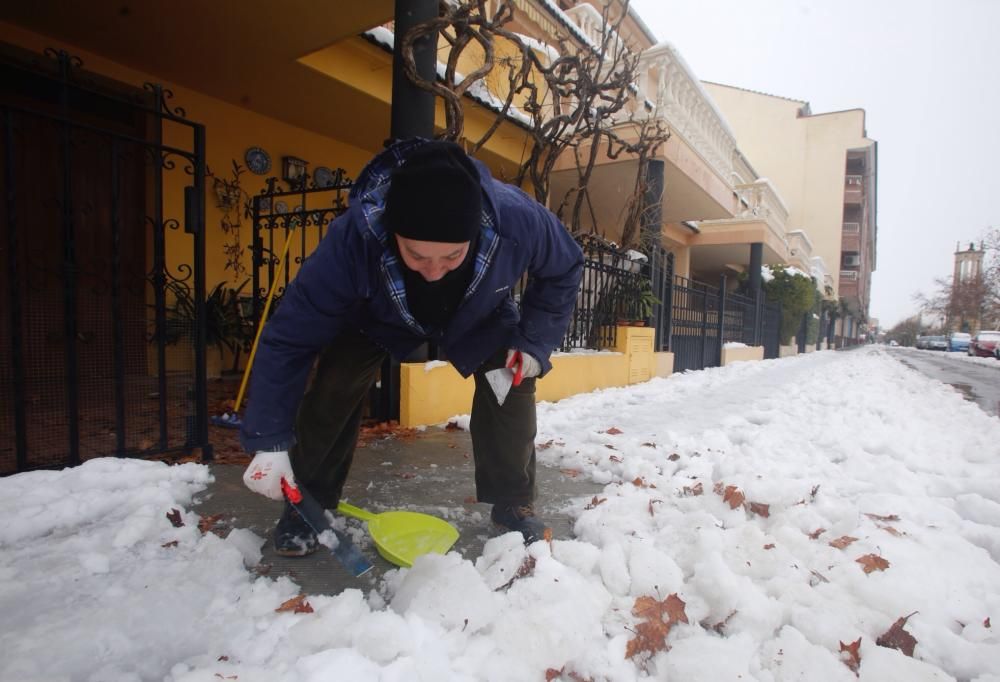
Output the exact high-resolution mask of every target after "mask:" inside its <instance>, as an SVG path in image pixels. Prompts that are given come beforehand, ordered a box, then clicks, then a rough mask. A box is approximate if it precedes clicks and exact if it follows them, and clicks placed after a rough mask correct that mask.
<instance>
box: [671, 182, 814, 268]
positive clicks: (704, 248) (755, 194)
mask: <svg viewBox="0 0 1000 682" xmlns="http://www.w3.org/2000/svg"><path fill="white" fill-rule="evenodd" d="M734 189H735V192H736V197H737V209H736V215H734V216H733V217H732V218H724V219H721V220H704V221H700V222H699V223H698V228H699V230H700V232H699V233H698V234H697V235H696V236H695V237H694V238H693V239H692V241H691V243H690V245H691V246H692V251H691V267H692V270H694V271H699V272H719V271H722V270H723V269H724V268H726V267H731V268H735V269H739V268H740V267H742V266H744V265H745V264H746V259H747V258H748V255H749V251H748V250H747V248H746V247H747V245H749V244H755V243H760V244H763V262H764V263H765V264H768V265H774V264H782V265H784V264H787V263H788V258H789V239H788V235H787V234H786V231H785V227H786V225H787V223H788V208H787V207H786V206H785V202H783V201H782V200H781V197H780V196H779V195H778V193H777V191H776V190H775V189H774V186H773V185H771V183H770V182H768V181H767V180H766V179H763V178H761V179H759V180H756V181H754V182H751V183H746V184H740V185H736V187H735V188H734ZM796 243H798V244H801V246H802V247H803V248H805V247H806V246H808V247H809V249H810V250H811V248H812V245H811V244H810V243H809V242H808V239H807V238H806V237H805V235H804V234H801V236H800V237H798V238H797V241H796ZM806 262H807V263H808V259H807V260H806ZM797 267H799V266H798V265H797ZM802 269H803V270H805V271H806V272H808V271H809V268H808V267H803V268H802Z"/></svg>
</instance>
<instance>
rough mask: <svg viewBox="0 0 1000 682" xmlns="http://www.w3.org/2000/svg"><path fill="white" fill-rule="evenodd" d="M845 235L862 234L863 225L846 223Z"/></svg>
mask: <svg viewBox="0 0 1000 682" xmlns="http://www.w3.org/2000/svg"><path fill="white" fill-rule="evenodd" d="M843 233H844V234H860V233H861V223H844V227H843Z"/></svg>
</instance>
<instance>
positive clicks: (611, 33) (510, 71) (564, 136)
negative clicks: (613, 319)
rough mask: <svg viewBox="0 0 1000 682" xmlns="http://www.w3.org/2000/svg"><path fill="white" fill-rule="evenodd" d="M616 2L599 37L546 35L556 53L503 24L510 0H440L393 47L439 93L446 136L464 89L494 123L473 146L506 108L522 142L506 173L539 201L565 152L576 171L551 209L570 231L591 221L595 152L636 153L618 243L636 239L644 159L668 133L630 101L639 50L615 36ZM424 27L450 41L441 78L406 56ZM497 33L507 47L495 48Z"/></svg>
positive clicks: (458, 115)
mask: <svg viewBox="0 0 1000 682" xmlns="http://www.w3.org/2000/svg"><path fill="white" fill-rule="evenodd" d="M615 4H616V3H615V2H613V0H608V2H607V3H606V4H605V5H604V7H603V10H602V26H603V30H602V31H601V34H600V36H599V38H600V39H599V40H598V41H596V42H592V41H590V40H589V39H583V38H581V37H580V36H575V35H574V36H571V35H569V34H562V35H558V36H554V37H553V38H554V40H555V41H556V49H555V55H554V56H553V55H552V54H551V52H549V51H547V50H545V46H542V45H540V44H538V43H535V42H533V41H531V40H530V39H525V37H524V36H521V35H519V34H517V33H515V32H513V31H511V30H509V28H507V26H508V25H509V23H510V22H511V20H512V19H513V18H514V12H515V9H514V5H513V3H512V2H511V1H510V0H504V1H503V2H500V3H499V4H498V6H497V9H496V11H495V12H494V13H493V14H492V15H490V14H488V11H487V6H486V2H485V0H467V1H466V2H462V3H458V4H456V5H452V4H450V3H442V5H441V12H440V16H438V17H437V18H435V19H433V20H430V21H427V22H424V23H422V24H420V25H418V26H416V27H414V28H413V29H412V30H411V31H410V32H409V33H407V35H406V36H404V37H403V39H402V40H403V42H402V46H401V47H402V54H403V59H404V67H405V69H406V72H407V75H408V77H409V78H410V80H411V81H413V83H415V84H416V85H417V86H418V87H420V88H423V89H425V90H427V91H429V92H432V93H433V94H434V95H436V96H439V97H441V98H442V100H443V101H444V108H445V124H446V130H445V132H444V134H443V136H442V137H444V138H445V139H451V140H459V139H461V138H462V136H463V133H464V113H463V106H464V101H465V100H464V99H463V96H464V95H467V94H475V95H476V96H477V97H479V98H481V99H486V100H487V101H490V102H491V103H492V104H493V106H494V108H495V109H496V116H495V119H494V121H493V122H492V124H491V125H490V126H489V127H488V129H487V130H486V132H485V133H484V134H483V136H482V137H481V138H480V139H479V140H477V141H475V142H474V143H472V144H471V146H470V151H472V152H473V153H475V152H476V151H478V150H479V149H480V148H481V147H482V146H483V145H484V144H485V143H486V142H487V140H488V139H489V138H490V137H491V136H492V135H493V134H494V133H495V132H496V131H497V129H498V128H499V126H500V125H501V124H502V123H503V121H505V120H508V118H509V117H510V116H513V117H515V118H516V120H519V121H520V122H521V124H522V125H524V126H525V127H526V128H527V136H528V142H529V144H528V147H527V149H526V152H525V155H524V157H523V158H522V160H521V164H520V166H519V167H518V170H517V172H516V174H515V176H514V177H513V178H512V181H513V182H514V183H515V184H517V185H524V184H525V183H526V182H527V183H530V185H531V188H532V191H533V192H534V194H535V198H536V199H537V200H538V201H540V202H541V203H545V204H548V203H549V201H550V198H551V197H550V194H551V181H552V173H553V171H554V169H555V167H556V164H557V162H559V160H560V159H565V158H572V160H573V168H574V170H575V178H574V180H575V181H574V182H571V183H569V184H570V187H569V189H568V191H567V193H566V195H565V196H564V197H562V198H561V200H560V203H559V204H558V205H557V206H555V207H554V208H553V210H554V212H555V213H556V214H557V215H558V216H559V217H560V219H561V220H563V222H564V223H566V224H567V226H568V227H569V229H570V230H571V231H572V232H574V233H581V232H586V231H592V230H590V229H588V228H585V227H584V225H585V224H589V225H591V226H593V228H592V229H595V230H596V229H599V226H597V221H596V218H595V211H594V206H593V204H592V196H591V191H590V189H591V182H592V180H593V173H594V169H595V167H596V165H597V164H598V162H599V161H601V157H602V156H606V157H607V158H609V159H618V158H621V157H622V155H625V157H626V158H634V159H635V160H636V161H637V168H636V180H635V183H634V187H633V194H632V196H631V197H630V198H629V199H628V201H627V202H626V206H625V208H624V211H623V218H622V226H621V227H622V231H621V232H622V235H623V239H622V241H623V246H634V245H639V240H640V237H641V231H640V229H639V227H640V224H641V221H642V217H643V215H642V210H643V203H642V201H643V197H644V194H645V190H646V184H645V178H646V172H647V168H648V163H649V160H650V159H651V158H653V157H654V156H655V155H656V153H657V151H658V150H659V147H660V146H661V145H662V144H663V142H664V141H666V139H667V138H668V136H669V133H668V131H667V129H666V126H665V125H664V123H663V121H662V119H660V118H658V117H656V116H655V115H653V114H652V113H650V112H646V111H645V110H644V103H638V106H637V105H636V104H637V103H636V102H635V95H636V93H637V92H638V91H637V89H636V87H635V82H636V80H637V76H638V68H639V53H638V51H636V50H630V49H628V47H627V46H626V45H625V43H624V41H623V40H622V38H621V37H620V29H621V27H622V23H623V21H624V20H625V18H626V17H627V14H628V0H624V1H623V2H621V3H620V4H619V6H618V8H619V10H620V11H619V12H618V13H614V12H613V9H614V7H615ZM424 36H435V39H436V36H441V37H442V38H443V39H444V40H445V42H446V43H447V44H448V46H449V47H448V51H447V60H446V61H445V68H444V75H443V78H440V79H438V80H435V81H433V82H431V81H427V80H424V79H422V78H421V77H420V76H419V74H418V73H417V69H416V65H415V62H414V59H413V45H414V42H415V41H416V40H418V39H419V38H421V37H424ZM498 39H499V40H502V41H503V43H504V47H506V48H507V53H506V54H505V55H504V56H500V57H498V56H497V54H498V49H497V46H498ZM470 48H473V49H477V50H480V51H481V54H480V53H479V52H475V53H470V55H469V56H470V57H472V58H473V60H472V62H470V61H469V59H466V60H464V63H477V64H481V65H479V66H477V67H476V68H475V70H473V71H472V72H471V73H470V74H468V75H462V74H460V73H459V72H458V64H459V63H460V62H463V60H462V55H463V53H464V52H465V51H466V50H468V49H470ZM542 55H544V58H543V56H542ZM487 77H490V78H492V84H493V85H494V87H493V88H492V89H491V88H487V87H486V86H485V82H486V79H487ZM496 90H500V91H501V92H496ZM501 97H502V99H501ZM515 102H516V103H517V104H516V105H515ZM636 111H638V112H640V113H639V114H638V115H637V114H636ZM588 219H589V220H588Z"/></svg>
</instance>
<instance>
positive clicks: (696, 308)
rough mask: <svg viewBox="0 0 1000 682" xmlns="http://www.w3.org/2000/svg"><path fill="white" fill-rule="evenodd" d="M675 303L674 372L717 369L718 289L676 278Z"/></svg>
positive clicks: (674, 283)
mask: <svg viewBox="0 0 1000 682" xmlns="http://www.w3.org/2000/svg"><path fill="white" fill-rule="evenodd" d="M672 299H673V309H672V312H673V315H672V320H671V327H672V335H671V338H670V349H671V350H672V351H673V353H674V371H675V372H683V371H685V370H689V369H704V368H706V367H718V365H719V351H720V346H719V342H720V339H719V332H718V329H719V289H718V288H716V287H713V286H709V285H708V284H702V283H701V282H696V281H694V280H690V279H687V278H686V277H680V276H676V277H674V282H673V294H672Z"/></svg>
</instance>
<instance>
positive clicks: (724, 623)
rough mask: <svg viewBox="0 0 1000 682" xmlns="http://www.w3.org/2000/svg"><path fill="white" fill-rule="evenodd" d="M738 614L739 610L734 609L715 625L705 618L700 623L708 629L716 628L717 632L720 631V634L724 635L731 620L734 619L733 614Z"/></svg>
mask: <svg viewBox="0 0 1000 682" xmlns="http://www.w3.org/2000/svg"><path fill="white" fill-rule="evenodd" d="M736 614H737V611H732V612H731V613H730V614H729V615H728V616H726V617H725V618H724V619H723V620H720V621H719V622H718V623H715V624H714V625H713V624H710V623H709V622H708V621H707V620H703V621H701V623H699V624H700V625H701V626H702V627H703V628H705V629H706V630H714V631H715V632H717V633H719V634H720V635H724V634H725V630H726V626H727V625H728V624H729V621H730V620H732V619H733V616H735V615H736Z"/></svg>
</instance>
